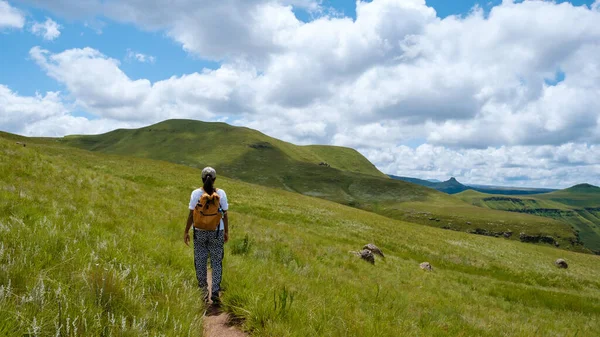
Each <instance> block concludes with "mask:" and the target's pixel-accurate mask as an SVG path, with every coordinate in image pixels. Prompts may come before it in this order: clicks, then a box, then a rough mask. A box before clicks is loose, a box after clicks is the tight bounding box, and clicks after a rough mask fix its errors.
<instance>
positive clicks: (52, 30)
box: [31, 18, 62, 41]
mask: <svg viewBox="0 0 600 337" xmlns="http://www.w3.org/2000/svg"><path fill="white" fill-rule="evenodd" d="M61 28H62V27H61V26H60V25H59V24H58V23H56V22H55V21H54V20H52V19H50V18H46V21H44V22H35V23H34V24H33V25H32V26H31V32H32V33H33V34H35V35H37V36H41V37H43V38H44V40H48V41H52V40H54V39H56V38H58V37H59V36H60V29H61Z"/></svg>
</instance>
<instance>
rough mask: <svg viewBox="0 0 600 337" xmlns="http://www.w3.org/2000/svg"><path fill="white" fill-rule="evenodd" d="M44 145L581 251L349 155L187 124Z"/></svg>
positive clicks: (530, 224) (224, 127) (560, 227)
mask: <svg viewBox="0 0 600 337" xmlns="http://www.w3.org/2000/svg"><path fill="white" fill-rule="evenodd" d="M49 141H50V140H49ZM51 141H54V142H56V143H57V144H64V145H69V146H73V147H77V148H82V149H86V150H90V151H94V152H102V153H107V154H120V155H125V156H136V157H142V158H150V159H157V160H164V161H169V162H172V163H177V164H183V165H187V166H191V167H196V168H203V167H205V166H207V165H210V166H213V167H215V168H216V169H217V171H218V172H220V173H221V174H223V175H224V176H227V177H229V178H233V179H236V180H240V181H244V182H248V183H252V184H254V185H261V186H266V187H272V188H278V189H282V190H286V191H290V192H295V193H299V194H303V195H307V196H313V197H319V198H322V199H325V200H329V201H334V202H337V203H340V204H343V205H347V206H352V207H354V208H359V209H363V210H367V211H370V212H374V213H378V214H380V215H384V216H386V217H390V218H393V219H396V220H402V221H408V222H412V223H418V224H422V225H428V226H435V227H443V228H449V229H453V230H459V231H467V232H468V231H471V232H473V231H481V230H485V231H488V232H494V233H502V232H513V233H515V234H516V235H514V236H511V237H510V239H511V240H519V236H518V234H519V233H521V232H523V233H527V234H528V235H545V236H552V237H553V238H554V239H555V240H556V242H558V243H559V244H560V247H561V248H563V249H568V250H574V251H588V250H587V249H586V248H585V247H583V246H582V245H581V244H580V242H579V241H578V240H577V236H576V233H575V231H574V230H573V228H572V227H571V226H570V225H569V224H566V223H564V222H561V221H557V220H554V219H549V218H544V217H538V216H532V215H529V214H519V213H510V212H502V211H495V210H490V209H483V208H480V207H476V206H473V205H471V204H470V203H465V202H464V201H462V200H460V199H458V198H455V197H453V196H450V195H448V194H446V193H442V192H439V191H436V190H434V189H430V188H426V187H423V186H419V185H416V184H411V183H407V182H404V181H400V180H395V179H391V178H389V177H388V176H387V175H385V174H383V173H381V172H380V171H379V170H377V168H376V167H375V166H374V165H373V164H372V163H370V162H369V161H368V160H367V159H366V158H365V157H364V156H362V155H361V154H360V153H359V152H357V151H356V150H354V149H350V148H344V147H335V146H318V145H311V146H298V145H294V144H291V143H287V142H283V141H281V140H278V139H275V138H272V137H269V136H267V135H264V134H262V133H260V132H258V131H256V130H252V129H248V128H244V127H235V126H231V125H228V124H225V123H209V122H200V121H193V120H167V121H164V122H160V123H157V124H154V125H150V126H147V127H143V128H140V129H119V130H115V131H111V132H108V133H105V134H101V135H88V136H82V135H74V136H68V137H64V138H58V139H54V140H51ZM223 149H226V150H223ZM321 163H327V164H328V166H325V165H319V164H321Z"/></svg>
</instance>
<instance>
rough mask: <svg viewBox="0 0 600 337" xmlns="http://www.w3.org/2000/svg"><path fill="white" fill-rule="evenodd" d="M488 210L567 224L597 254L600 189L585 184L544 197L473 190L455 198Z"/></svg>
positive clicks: (598, 249) (547, 194) (542, 195)
mask: <svg viewBox="0 0 600 337" xmlns="http://www.w3.org/2000/svg"><path fill="white" fill-rule="evenodd" d="M456 196H457V197H458V198H460V199H462V200H464V201H466V202H469V203H471V204H473V205H476V206H479V207H484V208H487V209H496V210H505V211H511V212H518V213H527V214H534V215H538V216H543V217H547V218H551V219H555V220H558V221H561V222H563V223H566V224H569V225H570V226H572V227H573V228H575V229H576V231H577V233H578V236H579V239H580V240H581V241H582V242H583V243H584V244H585V246H586V247H588V248H590V249H592V250H594V251H596V252H600V188H598V187H596V186H592V185H588V184H584V185H577V186H574V187H571V188H568V189H565V190H561V191H556V192H552V193H546V194H537V195H528V196H514V195H505V196H502V195H491V194H484V193H480V192H475V191H472V190H469V191H465V192H462V193H460V194H457V195H456Z"/></svg>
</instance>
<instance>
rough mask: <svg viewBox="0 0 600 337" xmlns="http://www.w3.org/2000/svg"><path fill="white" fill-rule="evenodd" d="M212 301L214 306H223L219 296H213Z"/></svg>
mask: <svg viewBox="0 0 600 337" xmlns="http://www.w3.org/2000/svg"><path fill="white" fill-rule="evenodd" d="M210 300H211V301H212V303H213V305H220V304H221V298H220V297H219V295H213V296H211V297H210Z"/></svg>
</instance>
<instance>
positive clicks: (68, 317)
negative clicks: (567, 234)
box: [0, 135, 600, 336]
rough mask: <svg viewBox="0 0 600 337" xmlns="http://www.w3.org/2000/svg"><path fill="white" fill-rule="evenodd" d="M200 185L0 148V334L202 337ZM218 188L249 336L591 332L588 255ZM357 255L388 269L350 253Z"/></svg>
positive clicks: (174, 175)
mask: <svg viewBox="0 0 600 337" xmlns="http://www.w3.org/2000/svg"><path fill="white" fill-rule="evenodd" d="M199 174H200V172H199V170H197V169H195V168H191V167H187V166H182V165H175V164H172V163H168V162H164V161H153V160H147V159H141V158H134V157H123V156H115V155H107V154H101V153H92V152H88V151H82V150H78V149H74V148H64V147H62V146H59V145H57V144H56V142H50V141H43V142H38V141H36V140H32V139H29V140H28V141H27V146H26V147H23V146H21V145H17V144H15V140H14V139H7V138H4V135H0V335H2V336H22V335H39V336H50V335H52V336H54V335H63V336H67V335H70V336H71V335H72V336H108V335H113V336H117V335H121V336H140V335H152V336H154V335H162V336H188V335H192V336H197V335H201V334H202V313H203V308H202V307H201V305H200V301H199V298H200V294H199V293H198V292H197V291H196V289H195V275H194V271H193V254H192V250H191V249H190V248H188V247H187V246H185V245H184V244H183V242H182V229H183V227H184V223H185V219H186V216H187V207H186V206H187V201H188V198H189V195H190V191H191V190H192V189H194V188H196V187H197V186H198V185H199ZM217 184H218V186H219V187H221V188H223V189H225V190H226V191H227V193H228V196H229V200H230V218H231V242H229V243H227V245H226V252H225V260H224V261H225V262H224V268H225V270H224V287H225V291H224V293H223V303H224V308H225V309H226V310H228V311H229V312H231V313H233V314H234V315H235V316H237V317H238V319H237V321H238V322H240V323H241V324H242V328H243V329H245V330H246V331H248V332H249V333H250V334H251V335H256V336H398V333H399V331H400V332H402V334H404V335H421V336H498V335H502V336H524V335H532V334H535V335H541V336H555V335H577V336H595V335H596V334H597V332H598V331H599V330H600V322H599V321H598V320H597V319H596V318H597V317H598V315H599V314H600V304H599V303H600V282H599V281H598V277H597V276H598V274H599V273H600V269H599V268H600V263H598V262H599V261H600V260H599V258H600V257H598V256H594V255H589V254H579V253H574V252H568V251H564V250H559V249H554V248H551V247H544V246H538V245H530V244H524V243H521V242H517V241H513V240H504V239H500V238H491V237H484V236H476V235H469V234H465V233H461V232H454V231H444V230H440V229H437V228H431V227H424V226H415V225H413V224H410V223H406V222H402V221H396V220H392V219H389V218H386V217H383V216H379V215H376V214H372V213H369V212H365V211H362V210H358V209H355V208H350V207H346V206H343V205H340V204H338V203H332V202H329V201H326V200H322V199H317V198H312V197H307V196H303V195H300V194H297V193H289V192H286V191H283V190H280V189H271V188H266V187H262V186H258V185H252V184H248V183H244V182H241V181H238V180H233V179H228V178H225V177H223V176H222V175H221V176H220V177H219V178H218V180H217ZM367 242H373V243H375V244H377V245H378V246H379V247H381V248H382V249H383V251H384V253H385V254H386V259H385V260H383V259H378V260H377V261H376V263H375V265H374V266H373V265H370V264H368V263H366V262H364V261H361V260H360V259H358V258H357V257H355V256H354V255H352V254H350V253H349V251H354V250H358V249H360V248H361V247H362V246H363V245H364V244H365V243H367ZM557 258H564V259H566V261H567V262H568V263H569V269H567V270H564V269H558V268H556V267H555V266H554V265H553V262H554V261H555V259H557ZM423 261H428V262H430V263H431V264H432V265H433V268H434V270H433V271H432V272H425V271H423V270H421V269H419V267H418V265H419V263H421V262H423Z"/></svg>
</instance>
